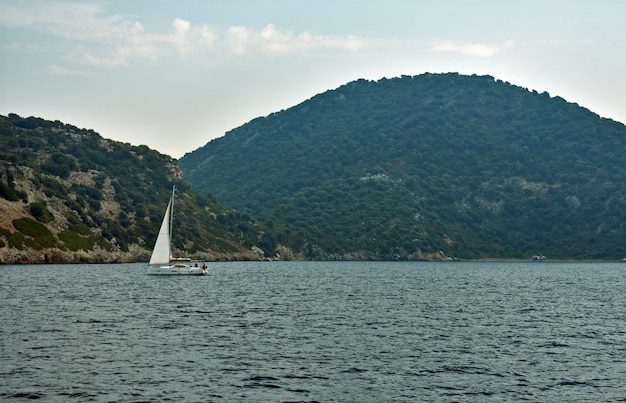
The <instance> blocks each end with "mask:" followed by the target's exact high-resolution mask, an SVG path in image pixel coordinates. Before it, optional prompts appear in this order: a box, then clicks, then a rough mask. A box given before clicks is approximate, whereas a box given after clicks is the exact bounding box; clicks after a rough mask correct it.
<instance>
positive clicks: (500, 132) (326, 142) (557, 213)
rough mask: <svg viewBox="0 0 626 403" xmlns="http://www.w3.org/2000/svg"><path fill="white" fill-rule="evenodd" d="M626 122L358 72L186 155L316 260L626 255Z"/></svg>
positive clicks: (188, 166) (196, 170)
mask: <svg viewBox="0 0 626 403" xmlns="http://www.w3.org/2000/svg"><path fill="white" fill-rule="evenodd" d="M624 151H626V127H625V126H624V125H623V124H621V123H618V122H614V121H611V120H609V119H603V118H600V117H599V116H597V115H596V114H594V113H592V112H590V111H588V110H586V109H584V108H581V107H580V106H578V105H576V104H572V103H568V102H566V101H565V100H564V99H562V98H559V97H550V95H549V94H547V93H541V94H540V93H537V92H534V91H532V92H531V91H528V90H527V89H524V88H520V87H517V86H514V85H511V84H508V83H505V82H502V81H499V80H495V79H494V78H493V77H489V76H461V75H458V74H441V75H439V74H424V75H420V76H415V77H410V76H403V77H400V78H394V79H382V80H380V81H376V82H374V81H367V80H358V81H355V82H351V83H348V84H346V85H344V86H341V87H339V88H337V89H335V90H332V91H328V92H325V93H323V94H320V95H317V96H315V97H313V98H311V99H310V100H307V101H306V102H303V103H302V104H300V105H297V106H295V107H293V108H290V109H288V110H285V111H281V112H278V113H275V114H272V115H269V116H267V117H263V118H258V119H255V120H253V121H251V122H249V123H247V124H245V125H243V126H241V127H239V128H236V129H234V130H232V131H231V132H229V133H227V134H226V135H225V136H224V137H222V138H218V139H216V140H213V141H211V142H210V143H208V144H207V145H205V146H204V147H202V148H200V149H198V150H196V151H194V152H191V153H189V154H187V155H185V156H184V157H183V158H182V159H181V161H180V164H181V167H182V169H183V173H184V175H185V179H187V180H188V181H189V182H190V183H191V184H192V185H193V187H194V188H195V189H197V190H199V191H201V192H208V191H210V192H211V193H212V194H214V195H215V196H216V197H218V198H219V199H220V200H223V201H224V202H226V203H228V204H230V205H232V206H234V207H235V208H238V209H240V210H242V211H247V212H248V213H249V214H251V215H256V216H258V217H261V218H260V219H261V220H262V221H264V222H265V223H267V225H268V227H271V228H273V229H274V230H275V233H276V236H277V239H276V241H277V242H278V243H280V244H283V245H287V246H289V247H291V248H292V249H293V250H295V251H299V252H302V253H303V254H304V255H305V256H306V257H308V258H311V259H320V258H321V259H324V258H366V259H416V258H425V257H428V256H435V255H440V256H441V255H445V256H452V257H459V258H529V257H530V256H531V255H534V254H545V255H547V256H549V257H551V258H573V259H619V258H623V257H624V256H626V243H625V242H624V239H626V234H625V228H624V225H625V223H626V153H625V152H624Z"/></svg>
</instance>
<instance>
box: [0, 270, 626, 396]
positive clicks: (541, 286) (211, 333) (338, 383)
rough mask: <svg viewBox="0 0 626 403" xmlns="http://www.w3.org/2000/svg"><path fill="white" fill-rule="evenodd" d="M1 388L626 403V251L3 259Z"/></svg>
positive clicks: (39, 392)
mask: <svg viewBox="0 0 626 403" xmlns="http://www.w3.org/2000/svg"><path fill="white" fill-rule="evenodd" d="M0 280H1V281H0V295H1V304H2V305H1V306H0V322H1V325H2V326H1V330H0V331H1V334H0V336H1V340H0V343H1V351H0V399H1V400H11V401H17V400H20V399H21V400H30V399H40V401H72V400H73V401H81V402H82V401H119V402H132V401H192V402H193V401H197V402H206V401H218V402H219V401H223V402H230V401H268V402H269V401H272V402H273V401H275V402H280V401H323V402H356V401H358V402H383V401H385V402H392V401H399V402H402V401H437V402H439V401H441V402H451V401H467V402H475V401H524V400H527V401H533V402H538V401H542V402H543V401H545V402H547V401H589V402H600V401H625V399H626V386H625V385H626V264H583V263H580V264H569V263H384V262H358V263H357V262H349V263H348V262H346V263H333V262H323V263H322V262H276V263H270V262H264V263H216V264H213V265H212V267H211V272H210V275H209V276H206V277H193V278H191V277H174V278H162V277H158V276H148V275H146V274H145V270H144V266H143V265H66V266H59V265H42V266H0Z"/></svg>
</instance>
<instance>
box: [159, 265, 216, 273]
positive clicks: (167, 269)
mask: <svg viewBox="0 0 626 403" xmlns="http://www.w3.org/2000/svg"><path fill="white" fill-rule="evenodd" d="M148 274H156V275H163V276H204V275H206V274H208V270H207V269H203V268H201V267H191V266H184V265H174V266H160V267H156V266H150V267H148Z"/></svg>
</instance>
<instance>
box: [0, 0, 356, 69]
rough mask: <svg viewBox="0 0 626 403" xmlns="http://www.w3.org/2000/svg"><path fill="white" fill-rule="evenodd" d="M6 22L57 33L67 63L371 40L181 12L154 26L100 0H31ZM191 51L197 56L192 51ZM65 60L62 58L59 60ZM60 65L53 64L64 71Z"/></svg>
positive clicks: (281, 50) (109, 64)
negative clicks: (221, 25) (223, 22)
mask: <svg viewBox="0 0 626 403" xmlns="http://www.w3.org/2000/svg"><path fill="white" fill-rule="evenodd" d="M0 25H2V26H5V27H9V28H15V27H18V28H20V29H28V30H31V31H33V32H36V33H39V34H44V35H51V36H55V37H57V38H60V39H61V40H62V41H63V42H62V43H61V44H59V45H58V48H57V49H58V55H59V56H58V57H62V58H63V61H62V64H75V65H80V64H82V65H89V66H97V67H103V68H119V67H127V66H132V65H134V64H137V63H158V62H160V61H162V60H164V59H166V58H172V57H177V55H178V56H183V57H194V58H196V59H201V58H203V57H204V58H205V59H206V60H215V56H216V55H219V56H231V57H246V56H251V55H259V54H265V55H270V56H271V55H289V54H295V55H300V56H301V55H303V54H306V53H307V52H309V53H311V52H315V53H318V52H326V51H340V52H357V51H359V50H361V49H363V48H365V47H367V46H368V41H367V40H365V39H363V38H359V37H357V36H354V35H321V34H312V33H310V32H308V31H304V32H299V33H296V32H292V31H288V30H281V29H279V28H277V27H276V26H275V25H274V24H267V25H265V26H264V27H261V28H260V29H259V28H256V27H248V26H243V25H233V26H230V27H227V28H225V29H213V28H210V27H209V26H208V25H206V24H204V25H193V24H192V23H191V22H190V21H188V20H185V19H183V18H175V19H174V20H173V21H172V25H171V27H170V28H164V30H163V31H160V32H149V31H147V30H146V29H145V27H144V26H143V24H142V23H141V22H140V21H135V20H133V19H131V18H129V17H127V16H123V15H118V14H110V13H108V11H107V9H105V8H104V7H103V6H101V5H99V4H98V3H88V4H84V3H82V2H72V1H68V2H50V3H48V2H38V1H29V0H25V1H23V2H19V3H13V4H9V5H7V6H5V7H3V8H2V13H0ZM190 55H191V56H190ZM60 63H61V61H59V62H58V63H57V64H56V65H55V66H58V65H59V64H60ZM60 69H61V68H59V67H57V68H56V69H50V71H52V72H54V73H55V74H60Z"/></svg>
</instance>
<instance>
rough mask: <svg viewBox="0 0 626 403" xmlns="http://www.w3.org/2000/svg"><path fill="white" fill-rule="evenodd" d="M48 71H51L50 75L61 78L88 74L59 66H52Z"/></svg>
mask: <svg viewBox="0 0 626 403" xmlns="http://www.w3.org/2000/svg"><path fill="white" fill-rule="evenodd" d="M48 71H50V73H52V74H55V75H59V76H82V75H85V74H86V73H85V72H84V71H80V70H75V69H70V68H67V67H63V66H57V65H56V64H51V65H50V66H48Z"/></svg>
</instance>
